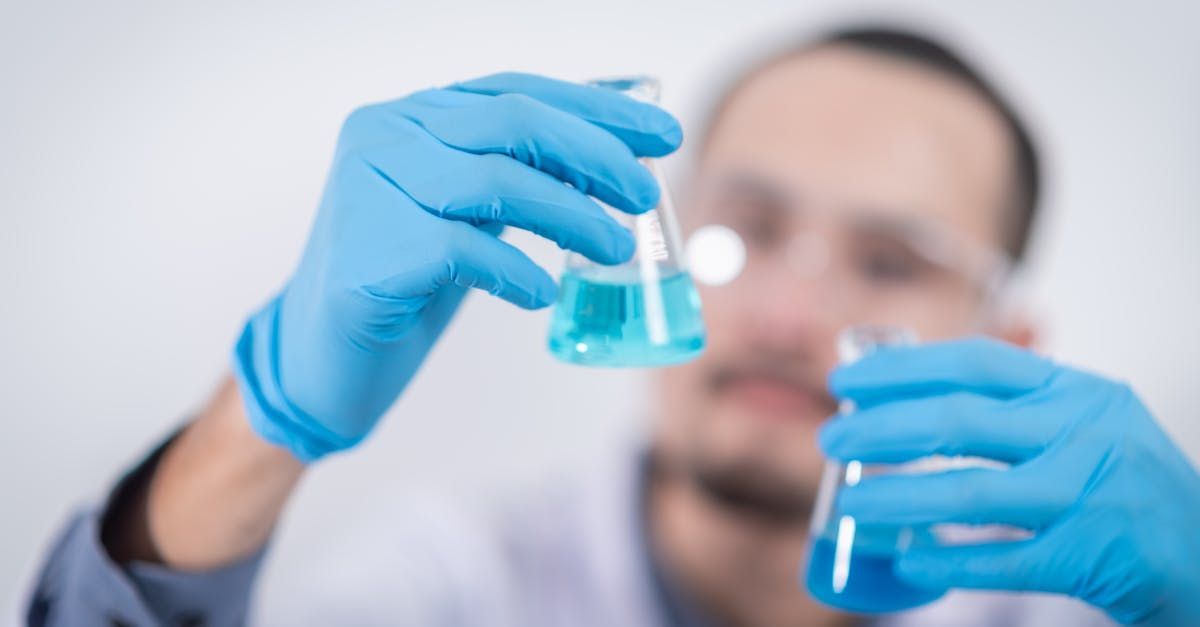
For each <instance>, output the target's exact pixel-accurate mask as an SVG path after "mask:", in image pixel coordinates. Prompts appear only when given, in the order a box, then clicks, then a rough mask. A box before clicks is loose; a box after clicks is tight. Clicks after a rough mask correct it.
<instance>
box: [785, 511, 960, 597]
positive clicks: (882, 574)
mask: <svg viewBox="0 0 1200 627" xmlns="http://www.w3.org/2000/svg"><path fill="white" fill-rule="evenodd" d="M859 531H860V532H861V531H867V532H868V533H869V534H872V535H876V536H891V538H892V539H893V542H891V543H885V544H881V545H877V546H873V545H876V544H877V543H876V542H873V541H868V542H861V540H862V539H863V538H856V539H855V542H854V546H853V548H852V549H851V550H850V555H849V559H848V560H847V561H846V569H845V571H844V574H839V572H838V569H837V568H836V564H835V561H836V556H837V543H836V541H835V540H834V539H832V538H827V537H821V538H817V540H816V542H814V543H813V546H812V552H811V554H810V555H809V558H808V574H807V577H806V579H807V581H806V584H807V585H808V591H809V592H810V593H812V595H813V596H814V597H816V599H817V600H818V601H821V602H822V603H825V604H826V605H831V606H833V607H836V608H840V609H843V610H848V611H851V612H859V613H863V614H875V613H880V612H896V611H900V610H907V609H910V608H914V607H917V606H919V605H924V604H926V603H929V602H931V601H935V600H937V599H938V598H939V597H941V596H942V595H943V594H945V593H946V591H945V590H929V589H925V588H918V587H916V586H913V585H910V584H908V583H906V582H904V581H903V580H901V579H899V578H898V577H896V575H895V574H894V573H893V571H892V567H893V566H894V565H895V562H896V551H895V542H894V539H895V537H896V531H895V530H894V529H892V528H877V529H874V530H870V529H863V528H860V530H859ZM875 539H877V540H878V539H882V538H875Z"/></svg>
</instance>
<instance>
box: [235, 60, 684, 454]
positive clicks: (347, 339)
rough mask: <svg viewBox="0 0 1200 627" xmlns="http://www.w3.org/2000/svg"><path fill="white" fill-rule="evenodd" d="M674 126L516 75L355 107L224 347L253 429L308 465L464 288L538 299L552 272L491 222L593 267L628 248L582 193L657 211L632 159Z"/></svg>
mask: <svg viewBox="0 0 1200 627" xmlns="http://www.w3.org/2000/svg"><path fill="white" fill-rule="evenodd" d="M681 139H682V132H681V130H680V127H679V123H678V122H677V121H676V120H675V119H674V118H673V117H671V116H670V115H669V114H668V113H666V112H665V111H663V110H661V109H659V108H657V107H654V106H652V105H649V104H645V103H641V102H637V101H634V100H632V99H630V98H627V97H626V96H623V95H621V94H618V93H616V92H613V91H609V90H605V89H601V88H595V87H587V86H583V85H577V84H571V83H565V82H560V81H555V80H551V79H547V78H541V77H538V76H531V75H524V74H497V75H494V76H489V77H486V78H481V79H477V80H473V81H468V82H465V83H459V84H456V85H452V86H450V87H447V88H445V89H431V90H428V91H422V92H418V93H415V94H413V95H411V96H408V97H407V98H403V99H401V100H396V101H393V102H387V103H383V104H377V105H372V106H367V107H364V108H361V109H358V110H357V111H355V112H353V113H352V114H351V115H350V116H349V117H348V118H347V120H346V122H345V124H344V125H343V127H342V131H341V135H340V137H339V139H338V146H337V152H336V154H335V156H334V162H333V168H332V171H331V172H330V174H329V178H328V181H327V183H326V188H325V193H324V197H323V198H322V201H321V206H320V209H319V211H318V214H317V217H316V222H315V223H314V225H313V228H312V232H311V234H310V237H309V241H308V245H307V247H306V249H305V251H304V255H303V258H302V259H301V261H300V264H299V267H298V268H297V269H296V271H295V274H294V275H293V276H292V278H291V280H290V281H288V283H287V285H286V287H285V288H284V289H283V290H282V292H281V293H280V294H279V295H278V296H277V297H276V298H275V299H273V300H272V301H271V302H270V303H268V304H267V305H266V306H265V307H264V308H263V309H262V310H261V311H259V312H258V313H257V314H256V315H254V316H253V317H252V318H251V319H250V320H249V322H248V323H247V324H246V326H245V330H244V332H243V334H242V337H241V339H240V340H239V341H238V343H237V346H236V349H235V351H234V370H235V375H236V377H237V379H238V382H239V384H240V389H241V392H242V395H243V397H244V399H245V404H246V409H247V412H248V414H249V416H250V421H251V423H252V424H253V426H254V428H255V430H256V431H257V432H258V433H259V434H260V435H262V436H263V437H264V438H265V439H266V440H268V441H270V442H273V443H275V444H278V445H280V446H283V447H286V448H287V449H289V450H291V451H292V452H293V453H294V454H295V455H296V457H298V458H299V459H301V460H303V461H305V462H309V461H312V460H315V459H317V458H319V457H321V456H322V455H325V454H327V453H330V452H333V451H338V450H342V449H346V448H349V447H351V446H354V445H355V444H356V443H358V442H359V441H360V440H362V439H363V438H364V437H365V436H366V435H367V434H368V433H369V432H370V430H371V428H372V427H373V426H374V425H375V423H376V422H377V421H378V419H379V417H380V415H381V414H382V413H383V412H384V411H385V410H386V409H387V408H388V406H390V405H391V404H392V403H393V401H395V399H396V397H397V396H398V395H399V394H400V392H401V391H402V390H403V389H404V387H405V385H406V384H407V383H408V381H409V379H411V378H412V376H413V374H414V372H415V371H416V370H417V368H418V366H420V364H421V361H422V360H423V359H424V358H425V355H426V353H427V352H428V351H429V349H430V347H431V346H432V345H433V343H434V341H435V340H436V339H437V338H438V335H439V334H440V333H441V331H442V330H443V328H445V326H446V324H447V322H448V321H449V320H450V317H451V315H452V314H453V313H454V311H455V309H456V308H457V307H458V304H459V301H460V300H462V298H463V295H464V293H465V291H466V289H467V288H470V287H476V288H479V289H482V290H486V291H488V292H490V293H492V294H494V295H496V296H499V297H500V298H503V299H505V300H507V301H510V302H512V303H514V304H516V305H518V306H520V307H524V308H528V309H534V308H538V307H544V306H546V305H548V304H550V303H552V302H553V301H554V299H555V297H556V294H557V287H556V285H555V283H554V280H553V279H552V278H551V277H550V276H549V275H548V274H547V273H546V272H545V271H544V270H543V269H542V268H540V267H538V266H537V265H536V264H534V263H533V262H532V261H531V260H530V259H529V258H528V257H526V256H525V255H524V254H523V253H522V252H521V251H519V250H517V249H516V248H514V247H513V246H511V245H510V244H508V243H506V242H503V241H501V240H500V239H499V238H498V237H497V235H498V234H499V232H500V229H501V228H503V225H511V226H515V227H518V228H522V229H527V230H529V231H532V232H534V233H537V234H539V235H541V236H543V237H546V238H548V239H551V240H553V241H555V242H556V243H557V244H558V245H559V246H561V247H563V248H567V249H571V250H574V251H577V252H579V253H582V254H584V255H586V256H587V257H589V258H591V259H593V260H595V261H597V262H600V263H609V264H611V263H617V262H621V261H624V260H627V259H628V258H629V257H630V256H631V255H632V253H633V249H634V242H633V237H632V234H630V233H629V231H628V230H626V229H624V228H623V227H621V226H619V225H618V224H617V223H616V221H614V220H613V219H612V218H611V217H609V216H608V215H607V214H606V213H605V212H604V211H603V210H602V209H601V208H600V206H599V205H597V204H596V203H595V202H594V201H593V200H592V199H591V198H589V197H588V196H593V197H595V198H597V199H599V200H602V201H604V202H605V203H608V204H610V205H612V206H614V207H617V208H618V209H622V210H625V211H629V212H631V213H638V212H642V211H646V210H649V209H651V208H653V206H654V205H655V204H656V203H657V200H658V194H659V190H658V187H657V185H656V183H655V182H654V179H653V177H652V176H651V175H650V173H649V172H648V171H647V170H646V168H645V167H643V166H642V165H641V164H640V163H639V162H638V161H637V157H638V156H661V155H664V154H667V153H670V152H672V151H673V150H675V149H676V148H677V147H678V146H679V143H680V141H681ZM564 183H570V185H571V186H570V187H569V186H567V185H565V184H564Z"/></svg>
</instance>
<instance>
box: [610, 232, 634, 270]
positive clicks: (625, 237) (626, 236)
mask: <svg viewBox="0 0 1200 627" xmlns="http://www.w3.org/2000/svg"><path fill="white" fill-rule="evenodd" d="M636 249H637V242H636V241H635V240H634V238H633V233H631V232H630V231H629V229H627V228H625V227H623V226H621V225H617V226H616V227H615V228H614V229H613V246H612V265H616V264H619V263H625V262H626V261H629V260H630V259H631V258H632V257H633V252H634V250H636Z"/></svg>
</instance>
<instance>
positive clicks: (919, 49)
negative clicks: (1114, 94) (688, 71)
mask: <svg viewBox="0 0 1200 627" xmlns="http://www.w3.org/2000/svg"><path fill="white" fill-rule="evenodd" d="M829 45H842V46H850V47H854V48H859V49H862V50H866V51H869V52H874V53H878V54H882V55H887V56H892V57H899V58H903V59H907V60H910V61H913V62H916V63H918V64H921V65H924V66H926V67H928V68H930V69H933V70H937V71H939V72H942V73H944V74H946V75H947V76H950V77H951V78H954V79H956V80H958V81H960V82H962V83H963V84H965V85H967V86H968V87H970V88H971V90H973V91H974V92H975V93H976V94H977V95H978V96H980V97H981V98H983V100H984V101H985V102H987V103H988V105H989V106H991V107H992V109H993V110H994V111H995V112H996V113H997V114H998V115H999V116H1000V118H1001V121H1002V122H1003V124H1004V126H1005V128H1006V129H1007V131H1008V134H1009V135H1010V137H1011V138H1012V143H1013V148H1014V150H1013V160H1012V168H1013V169H1012V173H1013V181H1012V183H1013V185H1012V189H1011V195H1010V197H1009V198H1008V199H1007V203H1006V204H1007V205H1008V206H1007V207H1005V211H1006V212H1008V213H1009V214H1010V215H1009V216H1008V217H1007V219H1006V220H1005V224H1004V235H1003V246H1004V249H1005V251H1006V252H1007V253H1008V254H1009V256H1010V257H1011V258H1012V260H1013V261H1014V262H1018V261H1021V260H1022V259H1023V258H1024V257H1025V254H1026V251H1027V249H1028V247H1029V240H1030V236H1031V235H1032V232H1033V224H1034V219H1035V218H1036V216H1037V213H1038V211H1037V210H1038V202H1039V197H1040V195H1041V185H1042V182H1041V162H1040V159H1039V157H1038V150H1037V147H1036V145H1035V144H1034V141H1033V137H1032V136H1031V135H1030V133H1029V130H1028V128H1027V127H1026V125H1025V123H1024V122H1023V121H1022V120H1021V118H1020V116H1019V115H1018V114H1017V111H1016V109H1015V108H1014V107H1013V106H1012V105H1011V104H1010V103H1009V102H1008V100H1007V99H1005V98H1004V97H1003V96H1002V95H1001V94H1000V92H999V91H998V90H997V89H996V88H995V87H994V86H993V85H992V83H991V82H990V81H988V80H987V79H986V78H984V76H983V74H982V73H981V72H980V71H979V70H977V69H976V68H975V67H974V66H972V65H971V64H970V63H968V62H967V61H966V60H965V58H964V57H963V56H962V55H960V54H958V53H957V52H955V51H953V50H952V49H951V48H950V47H949V46H947V45H945V44H943V43H941V42H940V41H938V40H936V39H934V38H933V37H931V36H929V35H924V34H920V33H917V32H915V31H912V30H908V29H904V28H899V27H895V26H876V25H863V26H849V27H842V28H837V29H834V30H830V31H827V32H825V33H824V34H821V35H818V36H817V37H815V38H810V39H806V40H805V41H804V42H802V43H801V44H800V45H799V46H796V47H793V48H789V49H788V50H787V51H786V52H784V53H783V54H778V55H775V56H773V57H772V58H771V59H769V60H767V61H766V62H764V63H760V64H758V65H757V66H756V67H755V68H752V69H751V70H750V71H749V72H745V73H743V75H742V76H741V77H739V78H738V79H737V80H736V81H735V83H734V85H733V87H732V89H729V90H727V91H726V92H725V93H724V94H723V95H722V96H721V100H722V102H721V103H720V104H718V110H717V113H716V114H714V116H713V117H712V118H711V119H710V124H711V123H713V122H715V121H716V117H718V115H719V110H720V109H721V108H723V106H724V104H725V102H724V101H725V100H728V99H729V97H730V96H731V94H732V93H733V92H734V91H736V89H737V87H738V86H740V85H741V84H742V83H743V82H744V79H746V78H748V77H749V76H751V75H753V74H755V73H756V72H757V70H760V69H763V68H764V67H766V66H768V65H771V64H772V63H773V62H775V61H779V60H783V59H787V58H791V57H792V56H795V55H796V54H797V53H800V52H804V51H808V50H813V49H815V48H821V47H824V46H829Z"/></svg>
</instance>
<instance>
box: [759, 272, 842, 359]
mask: <svg viewBox="0 0 1200 627" xmlns="http://www.w3.org/2000/svg"><path fill="white" fill-rule="evenodd" d="M792 265H794V264H791V263H789V264H787V265H784V264H777V267H773V268H771V269H770V270H769V271H767V272H763V273H762V274H761V276H760V277H757V280H756V281H755V283H754V284H753V285H749V286H747V287H749V288H750V289H747V290H744V291H743V295H742V296H741V299H740V302H739V303H738V306H739V308H740V310H741V318H742V319H743V321H744V322H743V324H744V325H745V332H746V334H747V337H748V338H749V339H751V341H753V342H754V343H755V344H756V345H763V346H773V347H777V348H779V349H783V350H787V349H794V348H801V347H803V348H805V349H807V350H806V351H805V352H811V351H813V350H814V349H817V350H816V351H815V352H816V353H817V354H823V353H825V352H827V351H825V350H823V348H830V350H832V346H833V345H834V337H835V336H836V334H837V332H838V330H839V326H840V322H839V314H838V311H837V310H838V306H837V303H836V298H835V296H834V292H835V289H836V286H832V285H830V280H829V277H828V274H827V273H823V272H798V271H796V269H794V268H792V267H791V266H792ZM764 270H765V269H764Z"/></svg>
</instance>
